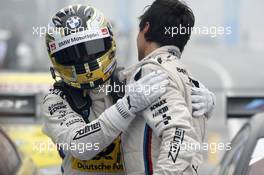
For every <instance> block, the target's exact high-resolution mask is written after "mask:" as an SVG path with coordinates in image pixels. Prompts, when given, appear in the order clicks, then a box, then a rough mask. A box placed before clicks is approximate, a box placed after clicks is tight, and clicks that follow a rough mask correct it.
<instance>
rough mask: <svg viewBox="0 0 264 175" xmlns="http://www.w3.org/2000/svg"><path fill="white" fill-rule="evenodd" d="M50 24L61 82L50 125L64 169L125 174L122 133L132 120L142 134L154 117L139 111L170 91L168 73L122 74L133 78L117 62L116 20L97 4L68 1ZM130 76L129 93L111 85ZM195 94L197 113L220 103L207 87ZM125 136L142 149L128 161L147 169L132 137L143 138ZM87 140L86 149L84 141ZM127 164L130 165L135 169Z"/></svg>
mask: <svg viewBox="0 0 264 175" xmlns="http://www.w3.org/2000/svg"><path fill="white" fill-rule="evenodd" d="M50 26H51V27H52V28H53V30H52V32H50V31H49V32H48V33H47V34H46V45H47V49H48V53H49V56H50V59H51V62H52V64H53V68H51V72H52V76H53V78H54V79H55V80H56V82H55V83H54V88H53V89H51V90H50V92H49V93H48V94H47V95H46V96H45V98H44V102H43V110H44V113H45V117H44V119H45V123H44V128H43V131H44V132H45V133H46V134H47V135H48V136H49V137H50V138H51V139H52V140H53V142H54V143H56V144H57V146H58V150H59V154H60V156H61V157H62V159H63V163H62V172H63V173H64V174H100V175H101V174H124V163H123V155H122V152H121V136H122V138H123V134H122V133H126V134H124V136H127V133H128V132H130V131H129V130H128V128H135V129H136V128H139V130H137V131H135V129H131V131H132V132H134V133H131V135H134V136H135V137H137V135H138V138H141V137H142V135H143V134H144V131H142V127H143V126H147V124H146V122H145V121H144V119H143V117H141V116H140V115H139V114H140V113H142V112H143V113H144V111H146V110H147V107H150V106H151V104H153V102H154V101H159V100H158V97H160V98H161V97H164V96H165V95H166V94H165V93H167V92H166V89H167V88H164V87H165V86H168V82H169V81H168V73H164V70H157V71H152V72H150V73H147V74H146V75H145V76H143V75H140V74H142V73H144V74H145V71H143V72H142V69H138V70H137V71H136V72H135V73H134V74H133V75H129V78H131V80H130V81H128V80H127V81H126V82H125V81H123V82H120V81H119V78H121V79H122V80H124V79H125V77H126V75H125V74H124V73H125V72H126V70H125V71H120V72H119V69H118V68H116V64H117V63H116V59H115V50H116V45H115V40H114V38H113V32H112V27H111V25H110V23H109V22H108V21H107V20H106V18H105V17H104V15H103V14H102V13H101V12H100V11H99V10H97V9H96V8H94V7H92V6H88V5H71V6H68V7H66V8H63V9H62V10H60V11H59V12H58V13H56V15H55V16H54V17H53V18H52V21H51V22H50ZM159 69H160V68H159ZM139 75H140V77H139ZM58 78H59V80H58ZM124 83H126V85H125V87H126V88H125V89H128V90H126V91H125V93H124V92H121V93H115V92H110V93H106V92H108V89H109V87H112V86H113V85H114V84H117V85H120V86H124ZM197 83H198V84H199V82H197ZM144 87H151V88H148V89H146V88H144ZM102 89H105V91H102ZM131 89H133V90H131ZM135 89H137V90H135ZM138 89H141V91H140V90H139V91H138ZM142 89H143V90H144V91H142ZM193 94H194V95H193V96H192V97H193V102H194V103H193V107H194V108H193V111H194V112H193V116H196V117H198V118H204V117H203V115H204V114H207V115H209V113H211V111H212V109H213V106H214V100H213V94H212V93H211V92H210V91H208V90H207V89H206V88H204V87H201V88H196V89H193ZM189 102H190V101H189ZM157 109H158V107H157ZM136 116H138V117H137V119H135V120H133V119H134V118H135V117H136ZM200 116H201V117H200ZM137 120H138V121H141V123H140V124H139V125H138V126H136V125H135V124H136V123H138V122H136V123H135V122H134V121H137ZM190 120H191V119H190ZM131 122H132V123H134V124H133V125H131V124H130V123H131ZM151 124H152V122H150V126H152V125H151ZM149 130H150V128H149V127H148V131H149ZM149 136H150V135H149ZM123 139H125V140H126V141H125V142H123V141H122V143H123V147H126V150H131V151H132V152H131V153H133V152H135V155H134V156H133V155H132V154H129V158H130V160H128V161H131V162H130V163H132V164H134V167H137V166H139V167H140V168H139V169H138V170H142V166H143V165H139V164H138V162H136V160H138V159H141V158H143V157H142V156H141V155H139V154H138V153H140V152H141V151H142V149H143V147H142V148H139V150H135V149H138V148H137V147H134V146H135V145H132V144H130V143H132V142H134V141H135V140H134V141H133V140H131V141H130V140H128V139H126V138H125V137H124V138H123ZM157 143H158V140H157ZM133 144H134V143H133ZM135 144H139V143H135ZM80 145H82V146H85V149H79V148H80V147H79V146H80ZM133 147H134V148H135V149H134V148H133ZM134 150H135V151H134ZM136 151H138V153H136ZM125 160H126V159H125ZM125 163H127V162H125ZM125 167H126V172H127V173H129V172H132V171H131V169H128V167H127V166H125ZM136 169H137V168H136ZM134 171H135V169H134ZM133 173H134V172H133ZM136 174H137V173H136ZM143 174H144V173H143Z"/></svg>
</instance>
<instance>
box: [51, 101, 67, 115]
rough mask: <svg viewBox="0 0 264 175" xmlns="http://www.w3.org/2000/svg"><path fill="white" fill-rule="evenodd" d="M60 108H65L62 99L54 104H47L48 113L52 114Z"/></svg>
mask: <svg viewBox="0 0 264 175" xmlns="http://www.w3.org/2000/svg"><path fill="white" fill-rule="evenodd" d="M60 109H66V105H65V104H64V103H63V102H62V101H61V102H58V103H56V104H52V105H51V106H49V112H50V115H53V114H54V113H55V112H56V111H58V110H60Z"/></svg>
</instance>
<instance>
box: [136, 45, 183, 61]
mask: <svg viewBox="0 0 264 175" xmlns="http://www.w3.org/2000/svg"><path fill="white" fill-rule="evenodd" d="M164 53H170V54H172V55H174V56H176V57H177V58H181V52H180V49H179V48H178V47H176V46H172V45H168V46H162V47H159V48H158V49H156V50H154V51H153V52H151V53H150V54H148V55H147V56H146V57H145V58H144V59H142V60H141V61H145V60H148V59H150V58H153V57H156V56H157V55H160V54H164Z"/></svg>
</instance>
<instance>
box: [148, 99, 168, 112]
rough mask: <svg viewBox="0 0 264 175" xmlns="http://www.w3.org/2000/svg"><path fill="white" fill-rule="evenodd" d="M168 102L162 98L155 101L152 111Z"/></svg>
mask: <svg viewBox="0 0 264 175" xmlns="http://www.w3.org/2000/svg"><path fill="white" fill-rule="evenodd" d="M166 103H167V99H163V100H160V101H159V102H157V103H155V104H154V105H153V106H151V107H150V110H151V111H154V110H155V109H157V108H159V107H161V106H162V105H164V104H166Z"/></svg>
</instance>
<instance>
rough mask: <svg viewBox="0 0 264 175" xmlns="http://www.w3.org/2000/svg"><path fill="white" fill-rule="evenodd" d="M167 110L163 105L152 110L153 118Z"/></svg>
mask: <svg viewBox="0 0 264 175" xmlns="http://www.w3.org/2000/svg"><path fill="white" fill-rule="evenodd" d="M168 110H169V107H168V106H164V107H163V108H161V109H158V110H156V111H154V113H152V116H153V118H155V117H157V116H158V115H161V114H164V113H165V112H167V111H168Z"/></svg>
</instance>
